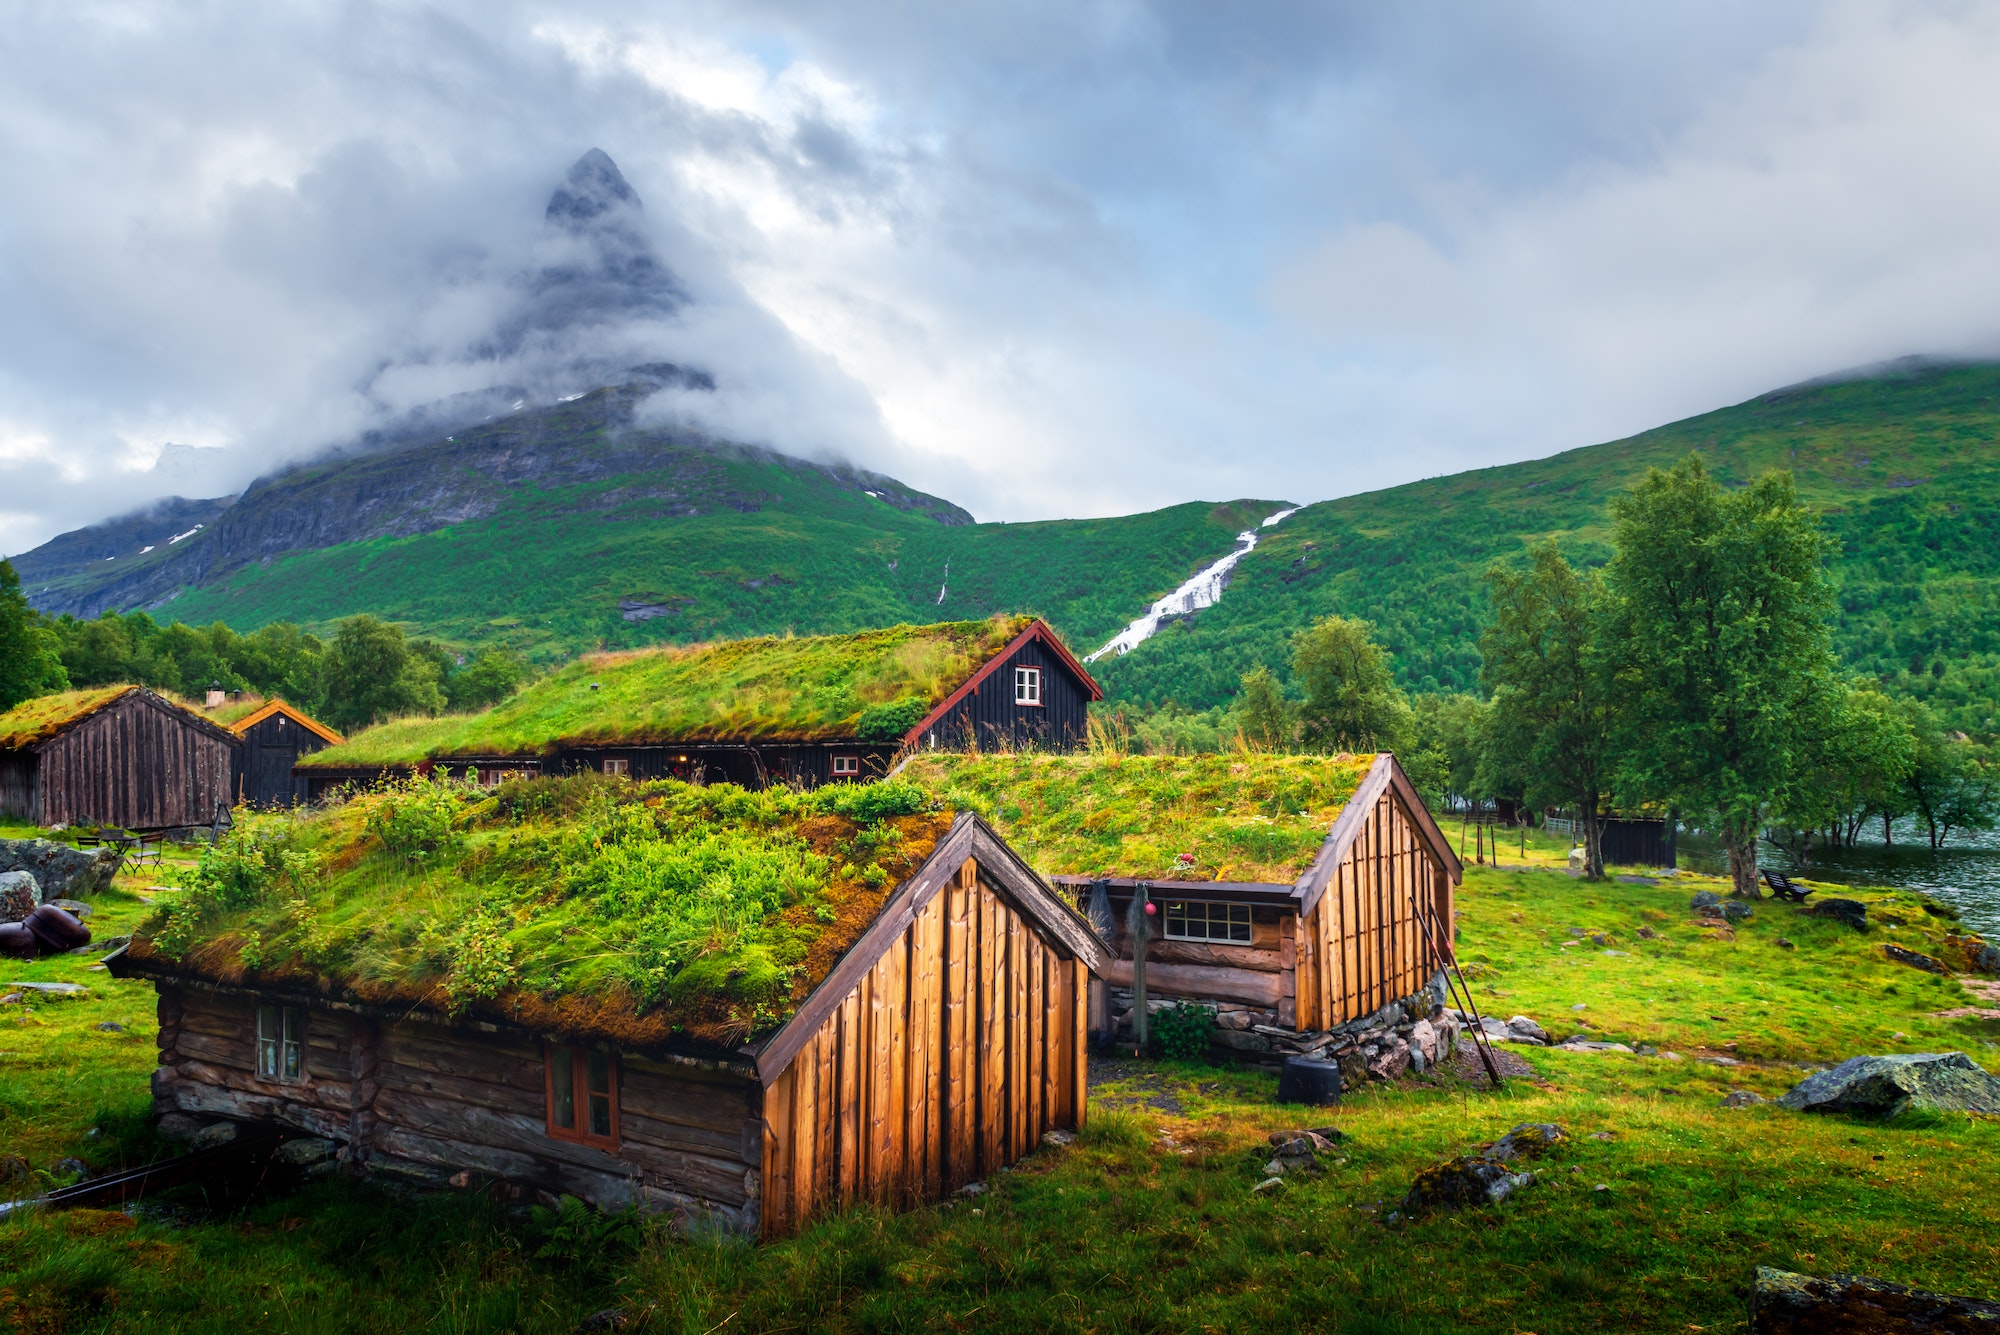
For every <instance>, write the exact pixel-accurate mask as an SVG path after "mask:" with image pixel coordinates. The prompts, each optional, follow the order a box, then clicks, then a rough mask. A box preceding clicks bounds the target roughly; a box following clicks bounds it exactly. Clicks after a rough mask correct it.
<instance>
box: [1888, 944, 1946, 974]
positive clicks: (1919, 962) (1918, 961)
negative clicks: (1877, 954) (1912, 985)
mask: <svg viewBox="0 0 2000 1335" xmlns="http://www.w3.org/2000/svg"><path fill="white" fill-rule="evenodd" d="M1882 953H1883V954H1884V955H1887V956H1888V957H1889V958H1890V959H1892V960H1894V961H1895V962H1896V963H1898V964H1907V965H1909V966H1910V967H1911V968H1912V969H1922V970H1923V971H1924V972H1925V973H1934V974H1936V975H1938V977H1940V978H1949V977H1951V970H1950V969H1947V968H1945V966H1944V965H1943V964H1941V963H1940V962H1938V961H1937V960H1934V959H1932V958H1931V957H1930V956H1929V955H1920V954H1918V953H1917V952H1916V951H1914V950H1905V949H1903V948H1902V947H1901V946H1883V947H1882Z"/></svg>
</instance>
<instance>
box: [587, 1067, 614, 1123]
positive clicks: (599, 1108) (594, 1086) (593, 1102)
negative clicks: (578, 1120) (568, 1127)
mask: <svg viewBox="0 0 2000 1335" xmlns="http://www.w3.org/2000/svg"><path fill="white" fill-rule="evenodd" d="M590 1134H591V1135H593V1136H608V1135H610V1134H611V1058H610V1056H609V1055H608V1054H606V1053H602V1052H593V1053H591V1054H590Z"/></svg>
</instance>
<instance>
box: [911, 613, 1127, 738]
mask: <svg viewBox="0 0 2000 1335" xmlns="http://www.w3.org/2000/svg"><path fill="white" fill-rule="evenodd" d="M1017 667H1038V668H1040V669H1041V670H1042V697H1043V703H1042V705H1041V706H1040V707H1039V708H1037V707H1035V706H1033V705H1017V704H1015V703H1014V669H1015V668H1017ZM1089 718H1090V693H1089V691H1088V690H1086V689H1085V687H1084V684H1083V683H1082V682H1081V681H1079V680H1077V677H1076V674H1075V673H1074V672H1072V671H1070V668H1069V665H1068V664H1066V663H1064V662H1063V661H1062V659H1061V658H1059V657H1058V656H1057V655H1056V654H1055V653H1054V652H1053V651H1052V650H1051V649H1050V648H1049V647H1048V646H1047V645H1045V644H1043V643H1042V642H1041V641H1039V640H1030V641H1028V643H1026V644H1024V645H1022V646H1021V647H1020V648H1019V649H1016V650H1015V651H1014V652H1013V653H1012V654H1010V655H1008V656H1007V657H1006V658H1005V659H1003V660H1002V661H1001V663H1000V665H999V667H997V668H995V669H994V670H993V672H992V673H991V674H990V675H989V676H987V677H986V678H985V680H983V681H981V682H980V683H979V685H978V686H977V687H975V688H974V690H973V692H972V693H971V694H970V695H968V696H966V697H965V698H964V699H963V700H960V701H959V702H958V703H957V704H955V705H953V706H952V707H951V709H950V710H949V711H947V712H946V713H945V715H944V717H942V718H940V719H939V720H938V721H937V722H936V723H935V724H933V725H932V726H931V727H930V728H929V729H928V730H927V731H926V733H925V735H924V737H923V738H922V745H924V746H926V747H929V746H933V745H934V746H935V747H936V748H937V749H938V750H940V751H968V750H993V749H996V748H1001V747H1031V746H1032V747H1040V748H1041V749H1042V750H1045V751H1074V750H1076V749H1077V748H1078V747H1080V746H1082V745H1083V744H1084V742H1085V740H1086V738H1087V736H1088V733H1089V726H1088V725H1089Z"/></svg>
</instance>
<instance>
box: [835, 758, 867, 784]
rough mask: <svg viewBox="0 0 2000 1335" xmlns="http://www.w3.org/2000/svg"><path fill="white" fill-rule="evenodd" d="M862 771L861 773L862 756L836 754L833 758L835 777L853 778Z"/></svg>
mask: <svg viewBox="0 0 2000 1335" xmlns="http://www.w3.org/2000/svg"><path fill="white" fill-rule="evenodd" d="M860 773H861V757H860V756H835V757H834V758H833V777H834V778H836V779H852V778H856V777H858V776H859V775H860Z"/></svg>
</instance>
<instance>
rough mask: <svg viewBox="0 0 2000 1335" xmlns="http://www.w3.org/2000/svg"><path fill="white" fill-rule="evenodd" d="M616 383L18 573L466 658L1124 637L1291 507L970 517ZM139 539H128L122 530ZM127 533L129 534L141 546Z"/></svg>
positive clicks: (86, 609) (113, 533) (124, 601)
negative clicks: (165, 537) (932, 627)
mask: <svg viewBox="0 0 2000 1335" xmlns="http://www.w3.org/2000/svg"><path fill="white" fill-rule="evenodd" d="M643 391H644V386H640V387H637V388H628V389H618V390H601V391H598V392H597V393H594V394H591V395H588V396H585V397H583V398H582V399H579V400H576V401H572V402H569V403H564V404H558V405H551V406H549V407H545V408H537V409H530V410H528V411H525V412H520V413H516V414H512V415H510V416H507V417H505V418H503V419H500V420H495V421H491V422H488V423H484V424H481V425H478V426H474V427H470V428H464V429H461V430H459V431H457V432H456V433H454V434H453V435H450V436H445V437H441V438H437V439H432V440H428V441H424V442H421V443H418V444H415V445H412V446H408V447H405V448H401V449H397V450H392V451H386V452H380V453H374V454H367V455H363V456H360V457H358V458H347V459H332V460H326V461H322V462H318V463H314V464H310V465H305V466H302V467H299V468H294V469H290V470H287V471H285V472H283V473H280V474H277V475H274V476H273V477H270V478H266V479H263V480H260V481H259V482H258V483H256V484H255V485H254V486H252V487H251V488H250V489H249V490H248V491H246V492H245V493H244V495H243V497H242V498H241V499H240V500H239V501H238V502H237V503H236V504H234V505H233V506H230V507H228V508H227V509H226V510H224V511H222V512H221V513H220V514H219V515H216V516H214V517H212V519H211V522H210V523H208V524H207V525H206V527H205V528H204V529H203V530H202V531H201V532H199V533H198V534H196V535H195V536H192V537H189V538H187V539H186V540H185V541H184V542H183V543H181V544H180V545H179V546H177V547H175V548H173V549H172V550H171V551H165V550H159V549H157V548H156V549H155V550H152V551H149V552H146V553H143V554H141V553H140V552H139V548H140V546H142V545H144V544H142V543H141V542H140V541H139V540H138V539H139V537H141V536H145V535H138V534H134V533H123V534H122V536H121V533H120V531H119V526H118V525H115V524H114V525H111V526H107V530H106V531H105V532H103V533H93V534H92V535H91V541H92V543H95V544H98V545H102V544H104V543H111V544H112V549H114V550H117V551H119V552H120V556H119V558H118V561H117V562H116V563H111V562H105V561H102V560H101V559H98V558H96V557H95V551H96V547H95V546H92V548H91V552H92V557H93V559H92V560H90V561H88V562H85V563H83V564H80V565H79V564H77V563H75V562H71V563H69V565H66V566H65V565H61V564H58V563H57V562H55V561H54V560H52V559H50V558H49V555H48V552H49V551H50V550H53V549H57V548H59V547H60V546H61V544H63V543H65V542H68V543H69V545H70V546H76V545H77V544H76V542H75V541H71V539H73V538H76V536H77V535H65V538H64V539H59V540H58V541H57V543H52V544H50V547H49V549H45V551H44V552H38V553H29V554H28V556H27V557H26V558H24V560H23V566H24V568H25V569H26V570H28V571H29V572H30V577H31V578H32V579H34V580H35V581H36V582H35V583H34V584H32V585H31V586H30V587H31V589H32V591H33V596H34V597H35V598H36V600H37V602H38V605H41V606H43V607H45V608H48V609H50V610H52V611H75V612H77V613H79V614H81V615H84V616H89V615H92V614H93V612H94V611H95V609H96V608H97V607H100V606H109V607H115V608H118V609H120V610H125V609H129V608H132V607H146V608H148V609H150V610H152V611H153V612H154V614H155V616H156V617H157V618H160V619H168V618H171V619H176V620H181V621H187V622H190V623H196V624H202V623H206V622H209V621H213V620H222V621H226V622H228V623H229V624H230V625H231V626H233V627H235V628H237V629H238V630H244V631H247V630H253V629H255V628H257V627H258V626H262V625H265V624H268V623H270V622H274V621H294V622H299V623H301V624H304V625H306V626H308V627H311V628H324V627H325V626H327V625H328V624H329V623H331V622H333V621H335V620H337V619H339V618H341V617H346V616H351V615H353V614H355V613H357V612H371V613H374V614H375V615H377V616H381V617H384V618H387V619H391V620H395V621H401V622H404V623H406V624H408V625H410V626H411V627H412V628H413V629H416V630H418V631H420V632H421V633H423V634H426V635H429V636H433V637H436V638H438V639H440V640H443V641H445V642H447V643H451V644H455V645H458V646H461V647H464V648H477V647H484V646H489V645H504V646H506V647H509V648H512V649H514V650H516V651H517V652H520V653H523V654H525V655H527V656H529V657H530V658H534V659H539V660H550V659H556V658H561V657H565V656H567V655H570V654H573V653H575V652H578V651H580V650H584V649H596V648H626V647H633V646H638V645H644V644H656V643H661V642H686V641H690V640H701V639H712V638H718V637H726V636H738V635H749V634H759V633H768V632H782V631H786V630H793V631H798V632H800V633H820V632H834V631H848V630H855V629H859V628H862V627H867V626H882V625H891V624H894V623H897V622H903V621H919V622H921V621H950V620H966V619H972V618H979V617H984V616H987V615H990V614H992V613H995V612H1018V611H1030V612H1037V613H1040V614H1042V615H1044V616H1046V617H1048V618H1049V620H1050V621H1051V622H1052V623H1053V624H1054V625H1056V626H1057V627H1058V628H1059V629H1060V630H1061V631H1063V632H1064V634H1065V635H1067V636H1069V637H1070V638H1071V639H1072V640H1073V641H1074V642H1075V643H1077V644H1079V645H1093V644H1095V643H1098V642H1101V641H1102V640H1103V639H1105V638H1108V637H1109V636H1110V635H1111V634H1112V633H1114V632H1115V631H1116V630H1117V629H1118V628H1119V627H1120V626H1122V625H1123V624H1124V623H1125V621H1127V620H1128V619H1130V617H1131V616H1133V615H1134V614H1135V611H1136V610H1137V609H1140V608H1143V607H1144V606H1145V605H1146V604H1148V603H1149V602H1151V601H1152V600H1153V599H1155V598H1157V597H1159V596H1160V595H1161V594H1163V593H1165V592H1167V591H1168V590H1169V589H1171V588H1173V587H1174V586H1175V585H1176V584H1178V583H1180V582H1181V581H1182V580H1183V579H1185V578H1186V577H1187V576H1188V575H1189V574H1191V573H1192V572H1193V571H1194V570H1195V569H1197V568H1198V567H1200V566H1202V565H1204V564H1206V563H1208V562H1210V561H1213V560H1214V559H1216V557H1218V556H1220V555H1221V554H1223V553H1225V552H1227V551H1228V550H1229V548H1230V545H1231V539H1232V537H1233V535H1234V534H1235V533H1236V532H1237V531H1238V530H1239V529H1241V528H1243V527H1245V526H1246V525H1249V524H1254V523H1256V522H1257V520H1258V519H1259V518H1261V517H1262V516H1263V515H1265V514H1268V513H1270V512H1271V511H1272V510H1274V509H1276V508H1278V506H1279V505H1280V502H1276V501H1254V502H1253V501H1239V502H1232V503H1229V504H1225V505H1211V504H1207V503H1191V504H1186V505H1178V506H1173V507H1171V508H1168V509H1165V510H1158V511H1153V512H1151V513H1148V514H1141V515H1130V516H1124V517H1120V518H1115V519H1097V520H1056V521H1050V522H1046V523H1034V524H974V523H971V522H970V521H969V516H967V515H966V514H965V512H964V511H962V510H959V509H958V508H957V507H956V506H953V505H951V504H950V503H948V502H945V501H940V500H938V499H937V498H935V497H930V496H926V495H924V494H923V493H921V492H916V491H912V490H911V489H909V488H907V487H904V486H903V485H902V484H901V483H898V482H896V481H895V480H894V479H892V478H886V477H882V476H880V475H877V474H872V473H866V472H861V471H858V470H855V469H851V468H845V467H838V466H828V465H822V464H815V463H810V462H807V461H804V460H800V459H793V458H788V457H786V456H783V455H778V454H774V453H771V452H770V451H765V450H756V449H749V448H744V447H738V446H733V445H730V444H727V443H723V442H717V441H714V440H710V439H707V438H705V437H702V436H699V435H697V434H695V433H692V432H687V431H680V430H674V429H644V428H637V427H634V426H633V425H632V423H631V409H632V405H633V403H634V402H636V401H637V400H638V399H639V398H640V397H641V396H642V394H643ZM120 542H122V543H123V546H122V547H121V546H119V545H118V544H119V543H120ZM126 548H130V550H129V551H126V550H125V549H126Z"/></svg>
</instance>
